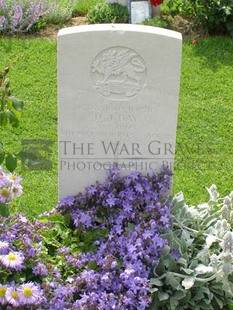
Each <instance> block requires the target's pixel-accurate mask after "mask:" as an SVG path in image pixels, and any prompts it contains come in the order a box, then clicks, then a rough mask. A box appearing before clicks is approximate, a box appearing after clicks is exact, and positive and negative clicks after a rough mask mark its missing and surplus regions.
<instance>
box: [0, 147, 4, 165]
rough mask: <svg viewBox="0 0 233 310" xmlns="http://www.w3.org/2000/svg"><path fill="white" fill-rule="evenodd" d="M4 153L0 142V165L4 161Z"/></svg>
mask: <svg viewBox="0 0 233 310" xmlns="http://www.w3.org/2000/svg"><path fill="white" fill-rule="evenodd" d="M4 158H5V151H4V148H3V144H2V143H1V142H0V164H1V163H2V162H3V161H4Z"/></svg>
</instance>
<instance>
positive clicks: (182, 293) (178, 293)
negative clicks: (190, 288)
mask: <svg viewBox="0 0 233 310" xmlns="http://www.w3.org/2000/svg"><path fill="white" fill-rule="evenodd" d="M185 296H186V292H185V291H176V292H175V294H174V298H175V299H176V300H181V299H183V298H185Z"/></svg>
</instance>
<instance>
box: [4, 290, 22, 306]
mask: <svg viewBox="0 0 233 310" xmlns="http://www.w3.org/2000/svg"><path fill="white" fill-rule="evenodd" d="M6 300H7V302H8V303H9V304H11V305H12V306H14V307H19V306H20V302H19V294H18V291H17V289H15V288H14V287H8V288H7V290H6Z"/></svg>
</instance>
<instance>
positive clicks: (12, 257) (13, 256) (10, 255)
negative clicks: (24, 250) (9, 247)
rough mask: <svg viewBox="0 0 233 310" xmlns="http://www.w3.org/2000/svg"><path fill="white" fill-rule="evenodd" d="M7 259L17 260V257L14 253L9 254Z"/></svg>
mask: <svg viewBox="0 0 233 310" xmlns="http://www.w3.org/2000/svg"><path fill="white" fill-rule="evenodd" d="M7 258H8V259H9V260H16V256H15V254H13V253H10V254H8V255H7Z"/></svg>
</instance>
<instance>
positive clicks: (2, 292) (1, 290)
mask: <svg viewBox="0 0 233 310" xmlns="http://www.w3.org/2000/svg"><path fill="white" fill-rule="evenodd" d="M5 295H6V288H5V287H0V297H5Z"/></svg>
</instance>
